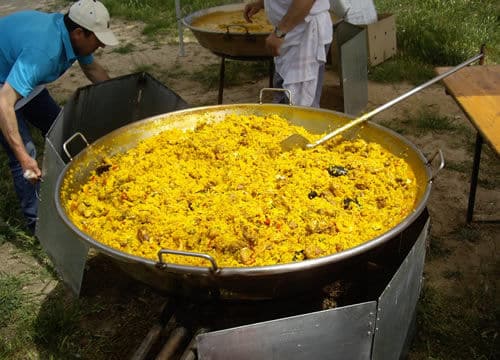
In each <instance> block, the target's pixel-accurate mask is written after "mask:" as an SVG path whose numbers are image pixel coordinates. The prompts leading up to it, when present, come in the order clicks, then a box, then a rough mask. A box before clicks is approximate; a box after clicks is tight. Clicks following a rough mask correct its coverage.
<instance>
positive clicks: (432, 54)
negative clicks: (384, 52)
mask: <svg viewBox="0 0 500 360" xmlns="http://www.w3.org/2000/svg"><path fill="white" fill-rule="evenodd" d="M375 4H376V7H377V10H378V11H379V12H390V13H393V14H395V15H396V26H397V42H398V50H399V52H401V53H403V54H404V55H406V56H409V57H411V58H414V59H419V60H420V61H422V62H424V63H426V64H430V65H440V66H442V65H457V64H459V63H460V62H462V61H464V60H466V59H467V58H470V57H472V56H473V55H474V54H477V53H478V52H479V47H480V46H481V44H487V46H488V48H489V57H490V58H491V61H493V62H498V61H499V60H500V41H499V39H500V35H499V32H498V5H497V4H498V3H497V1H496V0H453V1H452V2H450V1H449V0H421V1H417V2H415V1H413V0H376V1H375Z"/></svg>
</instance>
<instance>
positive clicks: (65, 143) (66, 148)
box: [63, 132, 89, 161]
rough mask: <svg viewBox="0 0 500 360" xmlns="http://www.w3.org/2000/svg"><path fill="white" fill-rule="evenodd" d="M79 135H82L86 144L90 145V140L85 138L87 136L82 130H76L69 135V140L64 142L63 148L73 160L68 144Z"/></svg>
mask: <svg viewBox="0 0 500 360" xmlns="http://www.w3.org/2000/svg"><path fill="white" fill-rule="evenodd" d="M77 136H79V137H81V138H82V140H83V141H84V142H85V144H87V146H89V142H88V141H87V139H86V138H85V136H83V134H82V133H81V132H76V133H74V134H73V135H71V136H70V137H69V139H68V140H66V141H65V142H64V143H63V150H64V152H65V153H66V156H68V158H69V160H70V161H71V160H73V158H72V157H71V154H70V153H69V151H68V144H69V143H70V142H71V141H72V140H73V139H75V138H76V137H77Z"/></svg>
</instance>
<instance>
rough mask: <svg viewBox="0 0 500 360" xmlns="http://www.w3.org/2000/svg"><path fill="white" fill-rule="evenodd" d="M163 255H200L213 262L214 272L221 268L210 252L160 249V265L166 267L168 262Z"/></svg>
mask: <svg viewBox="0 0 500 360" xmlns="http://www.w3.org/2000/svg"><path fill="white" fill-rule="evenodd" d="M163 255H182V256H193V257H198V258H202V259H205V260H208V261H210V263H211V264H212V268H211V270H212V271H213V272H217V271H218V270H219V267H218V266H217V262H216V261H215V259H214V258H213V257H212V256H210V255H208V254H202V253H197V252H188V251H180V250H169V249H161V250H160V251H158V264H157V265H158V267H160V268H162V269H165V268H166V267H167V263H166V262H164V261H163Z"/></svg>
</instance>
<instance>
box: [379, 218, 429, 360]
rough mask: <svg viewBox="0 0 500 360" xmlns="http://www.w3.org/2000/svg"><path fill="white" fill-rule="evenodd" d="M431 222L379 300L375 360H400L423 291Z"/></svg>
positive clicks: (425, 227)
mask: <svg viewBox="0 0 500 360" xmlns="http://www.w3.org/2000/svg"><path fill="white" fill-rule="evenodd" d="M429 223H430V220H427V222H426V224H425V226H424V229H423V230H422V232H421V234H420V236H419V237H418V239H417V242H416V243H415V245H414V246H413V248H412V249H411V251H410V252H409V254H408V255H407V256H406V258H405V260H404V261H403V263H402V264H401V266H400V267H399V269H398V271H397V272H396V274H395V275H394V276H393V278H392V279H391V281H390V283H389V284H388V285H387V287H386V288H385V290H384V292H383V293H382V295H381V296H380V298H379V299H378V306H377V322H376V328H375V337H374V342H373V356H372V358H373V359H374V360H378V359H380V360H390V359H395V360H396V359H400V358H401V353H402V350H403V346H404V344H405V341H406V338H407V335H408V330H409V328H410V325H411V322H412V320H413V317H414V315H415V311H416V305H417V302H418V298H419V295H420V290H421V287H422V274H423V270H424V262H425V246H426V239H427V235H428V233H429Z"/></svg>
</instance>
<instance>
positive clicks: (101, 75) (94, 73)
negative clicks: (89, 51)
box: [79, 60, 110, 84]
mask: <svg viewBox="0 0 500 360" xmlns="http://www.w3.org/2000/svg"><path fill="white" fill-rule="evenodd" d="M79 64H80V67H81V68H82V71H83V73H84V74H85V76H86V77H87V79H89V80H90V81H92V83H94V84H95V83H98V82H101V81H105V80H109V79H110V77H109V75H108V72H107V71H106V70H105V69H104V68H103V67H102V66H101V65H100V64H99V63H98V62H97V61H95V60H94V61H93V62H92V63H91V64H81V63H79Z"/></svg>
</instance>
